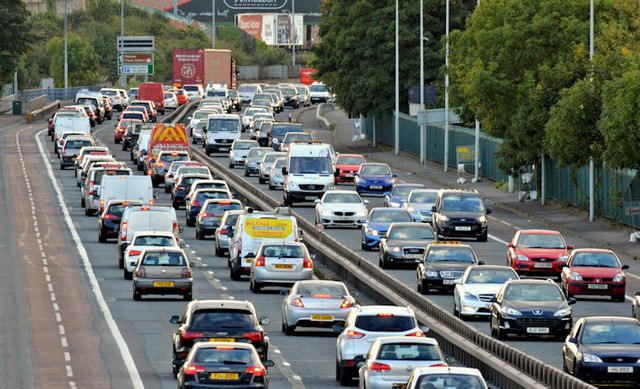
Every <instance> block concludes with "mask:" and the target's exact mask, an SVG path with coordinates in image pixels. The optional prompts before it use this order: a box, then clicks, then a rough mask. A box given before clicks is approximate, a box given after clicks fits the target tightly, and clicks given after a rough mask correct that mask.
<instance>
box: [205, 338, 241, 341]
mask: <svg viewBox="0 0 640 389" xmlns="http://www.w3.org/2000/svg"><path fill="white" fill-rule="evenodd" d="M235 341H236V340H235V339H234V338H209V342H235Z"/></svg>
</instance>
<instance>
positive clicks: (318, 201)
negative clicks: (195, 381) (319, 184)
mask: <svg viewBox="0 0 640 389" xmlns="http://www.w3.org/2000/svg"><path fill="white" fill-rule="evenodd" d="M321 202H322V200H320V199H315V201H314V203H316V204H320V203H321Z"/></svg>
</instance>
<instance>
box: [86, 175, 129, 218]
mask: <svg viewBox="0 0 640 389" xmlns="http://www.w3.org/2000/svg"><path fill="white" fill-rule="evenodd" d="M130 175H133V173H132V172H131V169H129V168H126V167H117V166H115V165H114V166H107V167H105V166H99V167H92V168H91V169H90V170H89V172H88V173H87V178H86V181H85V185H84V186H83V187H82V189H81V194H82V197H83V200H84V201H83V203H84V214H85V215H87V216H90V215H93V214H94V213H96V212H98V210H99V209H100V187H101V184H102V179H103V178H104V177H108V176H130ZM117 200H119V199H117ZM123 200H124V199H123Z"/></svg>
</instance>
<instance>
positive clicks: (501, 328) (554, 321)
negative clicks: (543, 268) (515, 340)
mask: <svg viewBox="0 0 640 389" xmlns="http://www.w3.org/2000/svg"><path fill="white" fill-rule="evenodd" d="M491 302H492V304H491V336H494V337H497V338H498V339H505V338H506V336H507V335H508V334H518V335H524V336H544V335H553V336H556V337H558V338H560V339H561V338H564V337H565V336H567V334H568V333H569V331H570V330H571V325H572V324H573V312H572V310H571V307H570V306H569V305H571V304H575V302H576V300H575V299H574V298H573V297H571V298H569V299H568V300H567V298H566V297H565V295H564V293H562V290H561V289H560V287H559V286H558V285H556V284H555V283H554V282H553V280H531V279H529V280H511V281H507V282H506V283H505V284H504V285H503V286H502V288H501V289H500V291H499V292H498V294H497V295H496V297H493V298H492V299H491Z"/></svg>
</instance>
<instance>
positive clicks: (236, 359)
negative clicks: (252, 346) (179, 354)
mask: <svg viewBox="0 0 640 389" xmlns="http://www.w3.org/2000/svg"><path fill="white" fill-rule="evenodd" d="M195 362H200V363H221V364H226V365H248V364H250V363H253V352H252V351H251V350H249V349H246V348H228V347H226V346H225V348H201V349H200V350H198V353H197V354H196V356H195Z"/></svg>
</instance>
